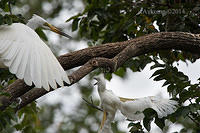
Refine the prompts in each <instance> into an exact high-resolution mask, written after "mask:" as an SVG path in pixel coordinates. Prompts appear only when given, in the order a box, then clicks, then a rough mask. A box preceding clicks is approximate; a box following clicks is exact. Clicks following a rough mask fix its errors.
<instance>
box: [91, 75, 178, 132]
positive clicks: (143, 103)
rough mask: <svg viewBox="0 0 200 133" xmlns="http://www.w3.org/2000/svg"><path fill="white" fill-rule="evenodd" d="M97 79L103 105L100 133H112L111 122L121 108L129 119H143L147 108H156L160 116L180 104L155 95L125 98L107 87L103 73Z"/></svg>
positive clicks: (165, 114) (171, 111) (173, 109)
mask: <svg viewBox="0 0 200 133" xmlns="http://www.w3.org/2000/svg"><path fill="white" fill-rule="evenodd" d="M94 79H95V80H97V83H95V85H96V84H97V85H98V93H99V96H100V101H101V107H102V109H103V119H102V122H101V125H100V133H112V130H111V122H112V121H113V120H114V117H115V113H116V111H117V110H120V111H121V113H122V114H123V115H124V116H125V117H127V118H128V119H129V120H142V119H143V118H144V114H143V111H144V110H145V109H147V108H152V109H154V110H155V111H156V112H157V114H158V117H159V118H162V117H164V116H167V115H168V114H171V113H173V112H174V111H175V109H176V105H177V104H178V103H177V102H176V101H174V100H169V99H162V98H158V97H154V96H150V97H144V98H137V99H131V98H123V97H118V96H116V95H115V94H114V93H113V92H112V91H111V90H107V89H106V82H105V79H104V76H103V74H100V75H98V76H95V77H94Z"/></svg>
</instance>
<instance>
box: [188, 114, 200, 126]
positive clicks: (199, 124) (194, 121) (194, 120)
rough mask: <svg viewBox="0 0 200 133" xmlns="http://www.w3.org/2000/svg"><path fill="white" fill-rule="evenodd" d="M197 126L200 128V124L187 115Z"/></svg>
mask: <svg viewBox="0 0 200 133" xmlns="http://www.w3.org/2000/svg"><path fill="white" fill-rule="evenodd" d="M187 116H188V117H189V118H190V119H191V120H192V121H193V122H194V123H195V124H196V125H198V126H200V123H199V122H197V121H196V120H195V119H194V118H192V117H191V116H190V115H189V114H188V115H187Z"/></svg>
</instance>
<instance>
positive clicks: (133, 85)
mask: <svg viewBox="0 0 200 133" xmlns="http://www.w3.org/2000/svg"><path fill="white" fill-rule="evenodd" d="M73 4H74V5H76V7H75V8H73V9H72V10H67V9H64V10H63V11H61V13H60V14H59V16H58V17H57V18H56V19H53V20H48V21H50V22H51V23H53V24H54V25H61V26H63V27H65V26H66V30H65V31H66V33H68V34H69V35H72V36H73V35H75V34H76V33H72V32H71V29H70V30H69V29H68V28H70V27H69V26H70V25H69V24H67V25H65V24H63V22H65V21H66V20H67V19H68V18H70V17H71V16H73V15H76V14H77V13H78V12H80V11H81V9H84V8H83V4H82V3H81V2H79V0H75V1H74V3H73ZM47 6H49V5H47ZM47 9H48V8H47ZM66 12H67V13H68V14H66ZM46 33H47V34H48V38H49V42H48V43H49V44H52V45H51V48H54V47H55V45H56V44H58V42H59V41H62V42H63V41H64V42H66V45H63V46H58V47H60V48H61V49H62V50H61V52H60V53H59V54H64V53H66V52H67V51H68V49H73V50H79V49H83V48H85V47H87V45H86V41H84V40H80V41H71V40H68V39H65V38H64V39H63V38H62V39H61V40H60V37H59V36H57V35H56V34H54V33H50V32H46ZM66 47H67V49H66ZM63 48H65V49H63ZM149 68H150V65H147V67H145V69H144V70H143V71H142V72H135V73H133V72H132V71H131V70H128V71H127V75H126V78H125V79H121V78H120V77H117V76H114V77H113V78H112V80H111V81H110V82H109V81H107V82H106V83H107V89H111V90H112V91H113V92H114V93H115V94H116V95H118V96H122V97H129V98H136V97H145V96H154V95H161V96H163V97H165V98H168V97H169V96H168V93H167V89H166V87H164V88H162V83H163V82H162V81H161V82H155V81H153V79H149V78H150V77H151V75H152V74H153V72H154V71H150V69H149ZM178 68H179V70H181V71H183V72H184V73H185V74H187V75H188V76H189V78H190V79H191V80H192V82H193V83H194V82H197V79H198V78H199V77H200V70H199V68H200V61H199V60H198V61H196V63H193V64H191V63H188V66H187V65H186V64H185V63H182V62H180V63H179V66H178ZM80 82H84V79H83V80H81V81H80ZM66 90H67V91H66ZM94 96H95V97H97V98H98V95H97V91H96V89H95V90H94ZM69 98H70V99H73V101H74V102H73V104H71V100H70V101H69V100H68V99H69ZM79 100H81V95H80V93H79V90H78V89H77V88H76V85H73V86H71V87H68V88H66V89H58V90H56V91H54V92H51V93H49V94H47V95H45V96H44V97H42V98H40V99H39V100H38V103H39V105H42V104H43V103H46V102H47V103H51V104H54V103H56V102H58V101H61V102H62V103H63V104H64V108H63V109H65V112H66V113H72V112H73V109H75V107H76V104H75V103H79ZM122 119H123V118H122ZM121 123H124V124H122V125H123V127H122V128H123V129H124V130H126V131H127V128H126V127H127V125H128V122H126V121H125V120H122V122H121ZM120 125H121V124H120ZM174 127H176V128H174ZM172 128H173V130H170V132H171V131H179V130H180V126H178V125H175V126H173V127H172ZM172 128H171V129H172ZM153 132H154V133H155V131H153V130H152V133H153Z"/></svg>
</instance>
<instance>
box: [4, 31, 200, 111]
mask: <svg viewBox="0 0 200 133" xmlns="http://www.w3.org/2000/svg"><path fill="white" fill-rule="evenodd" d="M165 49H177V50H184V51H188V52H192V53H197V54H199V51H200V35H199V34H191V33H184V32H162V33H155V34H149V35H146V36H142V37H138V38H135V39H132V40H128V41H124V42H116V43H109V44H104V45H101V46H94V47H90V48H86V49H83V50H79V51H75V52H71V53H68V54H65V55H63V56H60V57H58V60H59V62H60V64H61V65H62V67H63V68H64V69H65V70H68V69H72V68H75V67H78V66H81V67H80V68H79V69H78V70H76V71H74V72H73V73H72V74H71V75H69V78H70V81H71V82H72V84H74V83H76V82H78V81H79V80H80V79H82V78H83V77H84V76H85V75H87V74H88V73H90V72H92V71H93V70H94V69H96V68H97V67H108V68H109V69H110V70H111V71H115V70H117V68H119V67H120V66H121V65H123V64H124V63H125V62H126V61H127V60H128V59H130V58H132V57H135V56H138V55H142V54H145V53H149V52H152V51H157V50H165ZM96 57H101V58H96ZM72 84H70V85H72ZM68 86H69V85H68ZM31 88H33V86H32V87H30V86H27V85H26V84H25V83H24V82H23V81H22V80H16V81H15V82H14V83H13V84H11V85H9V86H8V87H7V89H6V90H5V91H6V92H8V93H9V94H10V95H11V97H10V98H5V97H4V98H3V97H0V101H1V102H2V103H3V104H4V107H3V108H0V109H1V110H3V109H5V107H7V106H8V105H9V104H10V103H12V101H13V100H14V99H16V98H17V97H19V96H20V98H21V99H22V103H21V104H20V105H19V106H18V108H17V109H20V108H22V107H23V106H25V105H27V104H28V103H30V102H32V101H34V100H36V99H37V98H39V97H41V96H43V95H45V94H46V93H48V92H47V91H45V90H44V89H42V88H34V89H31ZM30 89H31V90H30ZM28 90H29V91H28ZM51 91H52V90H51Z"/></svg>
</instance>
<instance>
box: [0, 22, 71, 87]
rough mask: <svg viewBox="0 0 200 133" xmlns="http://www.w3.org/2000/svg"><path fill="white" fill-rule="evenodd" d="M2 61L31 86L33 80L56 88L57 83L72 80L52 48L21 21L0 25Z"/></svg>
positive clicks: (61, 84)
mask: <svg viewBox="0 0 200 133" xmlns="http://www.w3.org/2000/svg"><path fill="white" fill-rule="evenodd" d="M0 61H1V62H3V64H4V65H5V66H6V67H9V70H10V72H11V73H13V74H16V76H17V77H18V78H19V79H24V81H25V83H26V84H27V85H30V86H31V85H32V82H33V83H34V85H35V86H36V87H37V88H41V87H43V88H44V89H46V90H49V89H50V88H49V85H50V86H51V87H52V88H54V89H56V88H57V84H56V83H58V84H59V85H60V86H63V81H64V82H66V83H68V84H69V83H70V81H69V79H68V76H67V74H66V72H65V71H64V69H63V68H62V67H61V65H60V63H59V62H58V60H57V59H56V57H55V56H54V55H53V53H52V52H51V50H50V49H49V47H48V46H47V45H46V44H45V43H44V42H43V41H42V40H41V39H40V37H39V36H38V35H37V34H36V32H35V31H33V30H32V29H31V28H29V27H28V26H26V25H24V24H21V23H15V24H12V25H10V26H0ZM0 64H1V63H0ZM0 67H2V65H1V66H0Z"/></svg>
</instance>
